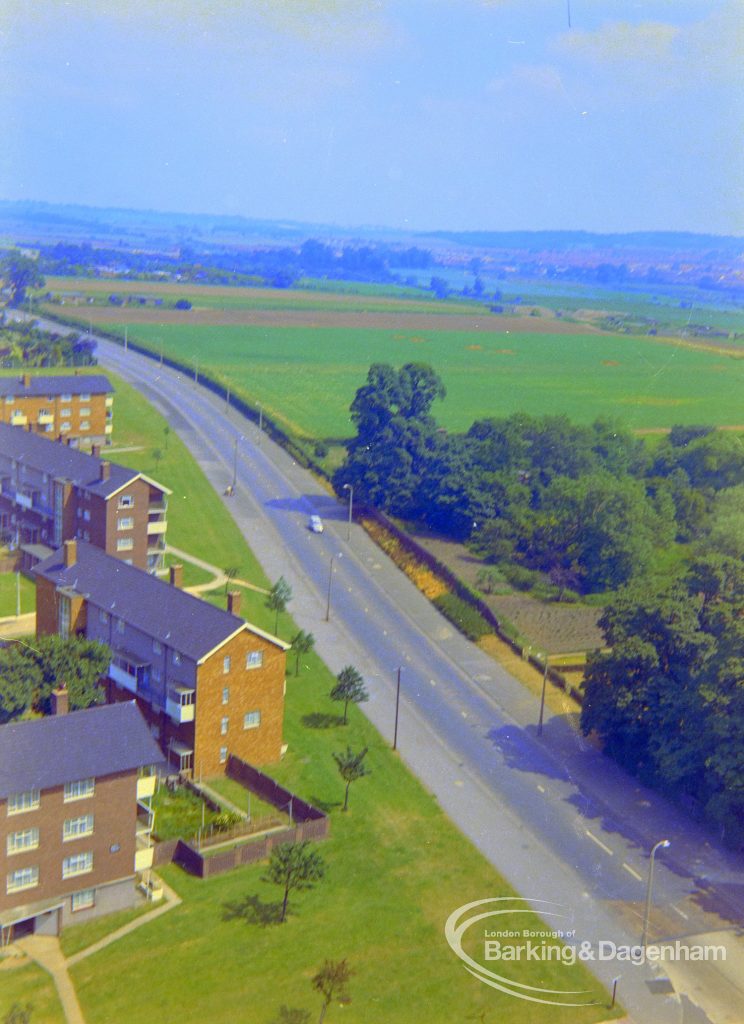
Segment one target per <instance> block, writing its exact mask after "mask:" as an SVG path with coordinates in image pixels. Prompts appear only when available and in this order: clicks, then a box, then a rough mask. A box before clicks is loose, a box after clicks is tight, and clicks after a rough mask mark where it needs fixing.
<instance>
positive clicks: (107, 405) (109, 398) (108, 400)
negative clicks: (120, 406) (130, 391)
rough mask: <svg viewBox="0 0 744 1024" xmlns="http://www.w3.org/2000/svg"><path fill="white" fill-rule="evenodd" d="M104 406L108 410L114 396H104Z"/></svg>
mask: <svg viewBox="0 0 744 1024" xmlns="http://www.w3.org/2000/svg"><path fill="white" fill-rule="evenodd" d="M105 404H106V408H107V409H110V408H111V406H112V405H113V404H114V396H113V395H106V400H105Z"/></svg>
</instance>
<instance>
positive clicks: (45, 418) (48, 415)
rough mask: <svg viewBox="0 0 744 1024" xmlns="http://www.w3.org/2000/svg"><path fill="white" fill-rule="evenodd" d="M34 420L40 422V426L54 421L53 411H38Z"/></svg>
mask: <svg viewBox="0 0 744 1024" xmlns="http://www.w3.org/2000/svg"><path fill="white" fill-rule="evenodd" d="M36 422H37V423H39V424H41V425H42V426H47V425H48V424H49V423H54V413H53V412H40V413H39V415H38V417H37V419H36Z"/></svg>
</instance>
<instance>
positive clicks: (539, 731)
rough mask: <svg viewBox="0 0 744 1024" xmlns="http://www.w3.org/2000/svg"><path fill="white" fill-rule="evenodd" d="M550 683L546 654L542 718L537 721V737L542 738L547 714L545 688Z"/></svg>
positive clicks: (546, 656) (541, 706)
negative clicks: (544, 719)
mask: <svg viewBox="0 0 744 1024" xmlns="http://www.w3.org/2000/svg"><path fill="white" fill-rule="evenodd" d="M547 682H548V655H547V653H546V654H545V671H544V672H543V681H542V695H541V696H540V717H539V718H538V720H537V735H538V736H542V731H543V715H544V714H545V687H546V686H547Z"/></svg>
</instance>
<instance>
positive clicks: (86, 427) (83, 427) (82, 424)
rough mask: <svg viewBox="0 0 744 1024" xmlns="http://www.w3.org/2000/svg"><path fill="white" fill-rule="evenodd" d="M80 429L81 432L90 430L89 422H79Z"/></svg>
mask: <svg viewBox="0 0 744 1024" xmlns="http://www.w3.org/2000/svg"><path fill="white" fill-rule="evenodd" d="M80 429H81V430H90V420H81V421H80Z"/></svg>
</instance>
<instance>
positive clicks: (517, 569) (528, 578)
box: [500, 562, 540, 590]
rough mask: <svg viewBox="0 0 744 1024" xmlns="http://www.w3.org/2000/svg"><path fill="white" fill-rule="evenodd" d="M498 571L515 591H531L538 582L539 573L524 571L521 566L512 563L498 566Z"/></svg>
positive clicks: (532, 570) (530, 570) (531, 570)
mask: <svg viewBox="0 0 744 1024" xmlns="http://www.w3.org/2000/svg"><path fill="white" fill-rule="evenodd" d="M500 569H501V571H502V573H503V574H504V576H506V578H507V580H508V581H509V582H510V583H511V585H512V586H513V587H516V589H517V590H532V588H533V587H534V586H535V584H536V583H537V582H538V581H539V580H540V573H539V572H535V571H534V569H525V567H524V566H523V565H516V564H515V563H514V562H507V563H506V564H505V565H502V566H500Z"/></svg>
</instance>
